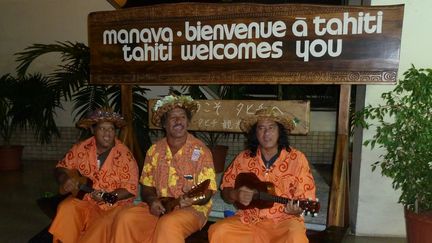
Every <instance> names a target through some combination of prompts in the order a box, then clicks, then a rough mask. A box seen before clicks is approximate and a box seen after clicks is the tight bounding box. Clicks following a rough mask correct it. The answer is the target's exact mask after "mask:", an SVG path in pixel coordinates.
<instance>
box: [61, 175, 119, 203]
mask: <svg viewBox="0 0 432 243" xmlns="http://www.w3.org/2000/svg"><path fill="white" fill-rule="evenodd" d="M66 174H67V175H68V176H69V178H70V179H71V180H72V181H73V182H75V183H77V185H78V186H77V187H76V188H74V189H73V190H72V191H71V192H70V194H72V195H73V196H74V197H75V198H78V199H80V200H82V199H83V198H84V196H85V194H87V193H91V192H93V191H94V189H93V181H92V180H90V179H89V178H88V177H85V176H82V175H81V174H80V173H79V171H78V170H76V169H72V170H68V172H67V173H66ZM59 192H60V194H62V195H65V194H67V193H68V192H66V191H64V188H63V186H61V187H60V190H59ZM101 197H102V200H103V201H104V202H105V203H109V204H114V203H116V202H117V201H118V197H117V195H115V194H113V193H108V192H104V193H102V195H101Z"/></svg>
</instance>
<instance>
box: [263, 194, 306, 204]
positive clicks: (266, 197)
mask: <svg viewBox="0 0 432 243" xmlns="http://www.w3.org/2000/svg"><path fill="white" fill-rule="evenodd" d="M259 199H260V200H264V201H270V202H275V203H281V204H287V203H289V202H291V201H294V203H297V201H298V200H291V199H289V198H285V197H280V196H275V195H271V194H268V193H265V192H259Z"/></svg>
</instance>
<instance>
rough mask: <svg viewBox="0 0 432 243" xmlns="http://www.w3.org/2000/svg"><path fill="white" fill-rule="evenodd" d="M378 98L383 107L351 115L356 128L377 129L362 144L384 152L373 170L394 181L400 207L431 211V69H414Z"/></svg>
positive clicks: (370, 108)
mask: <svg viewBox="0 0 432 243" xmlns="http://www.w3.org/2000/svg"><path fill="white" fill-rule="evenodd" d="M381 97H382V99H383V100H384V104H383V105H378V106H376V107H372V106H370V105H369V106H367V107H365V108H364V109H363V110H362V111H360V112H357V113H356V114H355V115H354V124H355V125H359V126H362V127H364V128H367V129H368V128H370V127H374V128H375V129H376V133H375V134H374V136H373V137H372V138H371V139H370V140H367V141H365V142H364V145H365V146H370V147H371V149H374V148H376V147H379V148H384V149H385V150H386V152H385V154H384V155H383V156H382V157H381V158H380V160H379V161H377V162H375V163H373V164H372V171H375V170H376V168H377V167H380V168H381V173H382V175H384V176H387V177H389V178H392V179H393V183H392V185H393V188H395V189H401V191H402V195H401V196H400V198H399V202H400V203H402V204H403V205H405V206H407V207H408V208H411V209H412V208H413V207H414V205H415V203H416V201H418V203H419V206H420V209H421V210H432V190H431V187H432V186H431V185H432V70H431V69H416V68H415V67H414V66H413V67H412V68H410V69H409V70H408V71H407V72H405V73H404V79H403V80H400V81H399V83H398V84H397V86H396V87H395V88H394V89H393V90H392V91H390V92H386V93H383V94H382V95H381Z"/></svg>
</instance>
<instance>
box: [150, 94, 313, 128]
mask: <svg viewBox="0 0 432 243" xmlns="http://www.w3.org/2000/svg"><path fill="white" fill-rule="evenodd" d="M156 101H157V100H149V107H151V108H152V107H153V106H154V104H155V103H156ZM196 101H197V102H198V111H197V112H196V114H195V115H194V116H193V118H192V121H191V124H189V130H191V131H215V132H242V131H241V130H240V128H239V124H240V121H241V119H242V118H245V117H248V116H253V115H254V114H255V112H256V111H257V110H259V109H262V108H266V107H272V108H273V109H274V110H275V111H277V112H280V113H281V114H284V115H287V116H288V117H290V118H292V119H295V120H296V123H297V126H296V127H295V129H294V130H293V131H292V132H291V134H302V135H304V134H307V133H308V132H309V114H310V102H309V101H303V100H285V101H263V100H196ZM152 115H153V112H152V111H151V110H150V111H149V117H150V118H151V117H152ZM149 123H150V128H151V129H155V128H156V129H157V128H158V127H155V126H154V125H153V124H152V123H151V121H149Z"/></svg>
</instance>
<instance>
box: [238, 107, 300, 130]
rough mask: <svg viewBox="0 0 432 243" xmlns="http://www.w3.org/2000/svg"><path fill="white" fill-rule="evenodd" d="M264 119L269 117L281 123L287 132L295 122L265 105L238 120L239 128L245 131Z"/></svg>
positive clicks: (292, 127)
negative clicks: (253, 113)
mask: <svg viewBox="0 0 432 243" xmlns="http://www.w3.org/2000/svg"><path fill="white" fill-rule="evenodd" d="M264 119H269V120H272V121H275V122H277V123H280V124H282V125H283V126H284V127H285V129H286V130H287V131H288V132H290V131H292V130H293V129H294V127H295V122H294V120H293V119H291V118H289V117H288V116H284V115H282V114H281V113H280V112H278V111H277V110H275V109H273V108H272V107H267V108H264V109H260V110H257V111H256V112H255V115H254V116H248V117H246V118H243V119H242V120H241V122H240V129H241V130H242V131H243V132H246V133H247V132H249V130H250V129H251V128H252V126H253V125H255V123H257V122H258V121H262V120H264Z"/></svg>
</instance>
